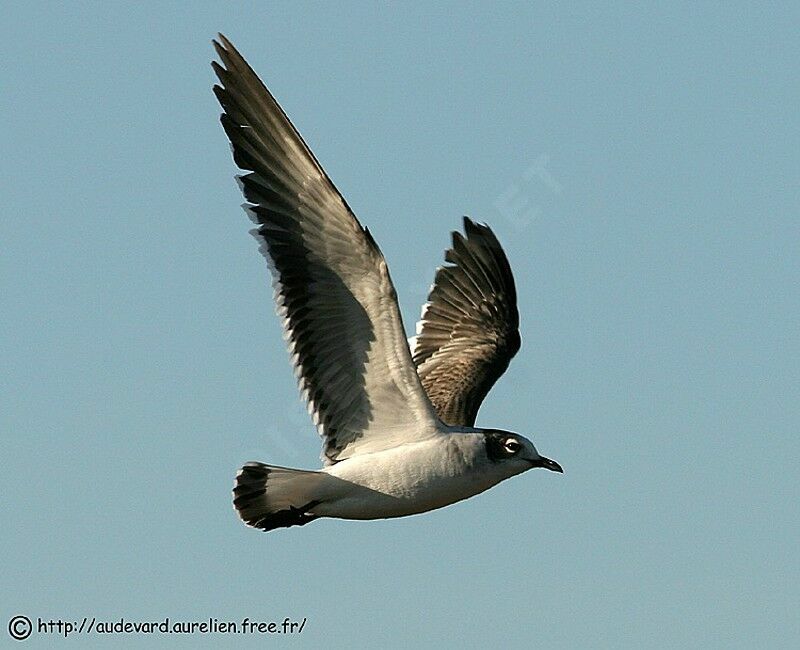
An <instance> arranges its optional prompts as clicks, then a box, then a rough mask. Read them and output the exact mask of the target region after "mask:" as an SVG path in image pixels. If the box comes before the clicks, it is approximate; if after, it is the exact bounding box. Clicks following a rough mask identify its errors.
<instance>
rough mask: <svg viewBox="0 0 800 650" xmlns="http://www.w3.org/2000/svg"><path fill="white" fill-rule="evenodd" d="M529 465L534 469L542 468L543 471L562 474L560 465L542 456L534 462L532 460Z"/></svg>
mask: <svg viewBox="0 0 800 650" xmlns="http://www.w3.org/2000/svg"><path fill="white" fill-rule="evenodd" d="M531 464H532V465H533V466H534V467H544V468H545V469H549V470H550V471H551V472H560V473H561V474H563V473H564V470H563V469H561V465H559V464H558V463H557V462H556V461H554V460H550V459H549V458H545V457H544V456H542V457H541V458H538V459H536V460H532V461H531Z"/></svg>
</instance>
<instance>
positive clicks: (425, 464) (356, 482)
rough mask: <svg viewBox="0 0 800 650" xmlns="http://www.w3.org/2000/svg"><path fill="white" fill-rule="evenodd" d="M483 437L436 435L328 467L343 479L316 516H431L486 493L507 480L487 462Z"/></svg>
mask: <svg viewBox="0 0 800 650" xmlns="http://www.w3.org/2000/svg"><path fill="white" fill-rule="evenodd" d="M483 450H484V441H483V435H481V434H457V435H446V436H436V437H433V438H431V439H429V440H425V441H422V442H415V443H409V444H406V445H401V446H399V447H395V448H392V449H388V450H385V451H381V452H376V453H372V454H360V455H358V456H354V457H352V458H349V459H347V460H344V461H341V462H339V463H336V464H335V465H332V466H330V467H327V468H325V470H324V471H325V472H326V473H327V474H330V475H331V476H334V477H336V478H339V479H341V481H342V483H341V484H339V485H340V489H337V492H339V494H337V495H329V496H328V498H327V499H326V500H325V502H324V503H322V504H320V505H319V506H318V507H315V508H314V509H313V512H314V513H315V514H319V515H323V516H328V517H340V518H343V519H376V518H384V517H400V516H404V515H410V514H415V513H419V512H426V511H428V510H433V509H434V508H441V507H442V506H446V505H449V504H451V503H455V502H456V501H460V500H462V499H466V498H468V497H471V496H473V495H475V494H478V493H479V492H483V491H484V490H487V489H488V488H490V487H492V486H493V485H495V484H497V483H498V482H500V481H501V480H503V479H504V478H506V476H505V475H504V474H503V473H501V472H500V471H499V469H500V468H497V467H493V466H492V465H494V464H490V463H487V462H486V456H485V452H484V451H483Z"/></svg>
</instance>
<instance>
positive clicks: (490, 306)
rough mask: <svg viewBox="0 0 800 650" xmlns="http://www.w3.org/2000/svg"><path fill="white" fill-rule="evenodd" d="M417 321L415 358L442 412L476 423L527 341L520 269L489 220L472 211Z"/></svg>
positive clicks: (452, 420) (450, 420)
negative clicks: (517, 281)
mask: <svg viewBox="0 0 800 650" xmlns="http://www.w3.org/2000/svg"><path fill="white" fill-rule="evenodd" d="M464 231H465V233H466V237H464V236H462V235H461V234H460V233H458V232H454V233H453V247H452V248H450V249H449V250H447V251H446V252H445V261H446V262H449V263H450V266H443V267H441V268H439V269H438V270H437V271H436V279H435V281H434V285H433V288H432V289H431V292H430V295H429V296H428V302H427V304H426V305H425V306H424V307H423V309H422V316H421V319H420V321H419V322H418V323H417V336H416V337H414V339H412V341H413V342H414V345H413V358H414V364H415V365H416V366H417V372H418V374H419V377H420V379H421V380H422V385H423V386H424V387H425V390H426V392H427V393H428V397H429V398H430V400H431V401H432V402H433V405H434V408H435V409H436V412H437V414H438V415H439V417H440V418H441V419H442V420H443V421H444V422H445V423H446V424H449V425H451V426H453V425H461V426H473V425H474V424H475V417H476V415H477V413H478V409H479V408H480V405H481V402H483V399H484V398H485V397H486V394H487V393H488V392H489V389H491V387H492V386H493V385H494V383H495V382H496V381H497V379H498V378H499V377H500V375H502V374H503V372H505V370H506V368H507V367H508V364H509V362H510V361H511V359H512V358H513V356H514V355H515V354H516V353H517V351H518V350H519V347H520V337H519V313H518V311H517V292H516V288H515V286H514V276H513V275H512V274H511V267H510V265H509V263H508V259H507V258H506V255H505V253H504V252H503V249H502V247H501V246H500V243H499V242H498V241H497V238H496V237H495V236H494V233H493V232H492V231H491V229H490V228H489V227H488V226H486V225H481V224H476V223H474V222H472V221H471V220H470V219H468V218H467V217H464Z"/></svg>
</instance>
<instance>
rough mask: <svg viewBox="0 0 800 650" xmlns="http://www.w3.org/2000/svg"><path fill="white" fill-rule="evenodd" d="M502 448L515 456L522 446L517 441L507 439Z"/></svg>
mask: <svg viewBox="0 0 800 650" xmlns="http://www.w3.org/2000/svg"><path fill="white" fill-rule="evenodd" d="M503 447H505V450H506V451H507V452H508V453H509V454H516V453H517V452H518V451H519V450H520V449H522V445H521V444H519V440H516V439H514V438H508V439H507V440H506V441H505V443H504V444H503Z"/></svg>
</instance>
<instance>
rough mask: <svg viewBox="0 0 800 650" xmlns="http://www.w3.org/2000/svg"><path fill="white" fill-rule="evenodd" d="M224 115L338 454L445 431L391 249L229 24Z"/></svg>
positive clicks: (281, 298) (286, 314)
mask: <svg viewBox="0 0 800 650" xmlns="http://www.w3.org/2000/svg"><path fill="white" fill-rule="evenodd" d="M214 46H215V47H216V50H217V53H218V55H219V57H220V59H221V61H222V63H223V65H224V67H222V66H220V65H219V64H218V63H217V62H213V63H212V66H213V68H214V71H215V72H216V74H217V76H218V77H219V80H220V82H221V85H219V86H214V93H215V94H216V96H217V98H218V100H219V102H220V104H221V105H222V107H223V109H224V113H223V114H222V116H221V121H222V126H223V127H224V129H225V132H226V133H227V135H228V137H229V138H230V141H231V145H232V149H233V157H234V161H235V162H236V164H237V165H238V166H239V167H240V168H242V169H243V170H249V171H250V173H247V174H244V175H243V176H240V177H239V182H240V184H241V187H242V191H243V193H244V196H245V198H246V199H247V201H248V204H246V205H245V207H246V209H247V210H248V212H249V214H250V216H251V218H252V219H253V221H254V222H255V223H256V224H257V228H256V229H255V230H254V231H253V234H254V236H255V237H256V238H257V239H258V240H259V241H260V243H261V250H262V252H263V253H264V255H265V257H266V258H267V260H268V261H269V262H270V267H271V270H272V272H273V278H274V282H273V285H274V287H275V299H276V302H277V304H278V311H279V313H280V315H281V316H282V318H283V323H284V328H285V331H286V334H287V339H288V342H289V347H290V352H291V355H292V360H293V363H294V365H295V371H296V374H297V376H298V380H299V384H300V388H301V390H302V392H303V394H304V397H305V398H306V399H307V401H308V405H309V411H310V412H311V414H312V416H313V418H314V422H315V424H316V425H317V427H318V429H319V432H320V434H321V435H322V436H323V453H322V458H323V460H324V462H326V463H333V462H336V461H338V460H342V459H344V458H348V457H350V456H352V455H354V454H356V453H361V452H364V451H371V450H377V449H385V448H388V447H392V446H395V445H397V444H401V443H403V442H406V441H408V440H409V439H415V438H416V437H424V436H426V435H428V434H429V432H430V431H438V428H437V424H438V420H437V418H436V415H435V412H434V410H433V407H432V406H431V403H430V401H429V400H428V398H427V396H426V394H425V391H424V389H423V388H422V385H421V383H420V380H419V377H418V376H417V373H416V372H415V368H414V365H413V362H412V360H411V354H410V351H409V348H408V343H407V341H406V339H405V335H404V330H403V324H402V321H401V318H400V311H399V307H398V304H397V297H396V294H395V290H394V287H393V286H392V281H391V279H390V278H389V273H388V269H387V267H386V262H385V261H384V258H383V255H382V254H381V252H380V250H379V249H378V247H377V245H376V244H375V242H374V240H373V239H372V237H371V236H370V234H369V232H368V231H367V230H366V229H364V228H362V226H361V224H359V222H358V220H357V219H356V218H355V216H354V215H353V213H352V212H351V211H350V208H349V207H348V206H347V204H346V203H345V201H344V199H343V198H342V197H341V195H340V194H339V192H338V191H337V190H336V188H335V187H334V185H333V183H332V182H331V181H330V179H329V178H328V176H327V175H326V174H325V172H324V171H323V169H322V167H321V166H320V165H319V163H318V162H317V160H316V159H315V158H314V156H313V154H312V153H311V151H310V150H309V149H308V147H307V146H306V144H305V142H304V141H303V139H302V138H301V136H300V134H299V133H298V132H297V131H296V130H295V128H294V127H293V126H292V124H291V122H290V121H289V119H288V118H287V117H286V114H285V113H284V112H283V110H282V109H281V108H280V106H279V105H278V103H277V102H276V101H275V99H274V98H273V97H272V95H271V94H270V92H269V91H268V90H267V88H266V87H265V86H264V84H263V83H262V82H261V80H260V79H259V78H258V77H257V76H256V74H255V72H253V70H252V69H251V68H250V66H249V65H248V64H247V63H246V62H245V61H244V59H243V58H242V57H241V55H240V54H239V53H238V52H237V51H236V49H235V48H234V47H233V46H232V45H231V43H230V42H229V41H228V40H227V39H226V38H225V37H224V36H222V35H220V42H219V43H218V42H216V41H215V42H214Z"/></svg>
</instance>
